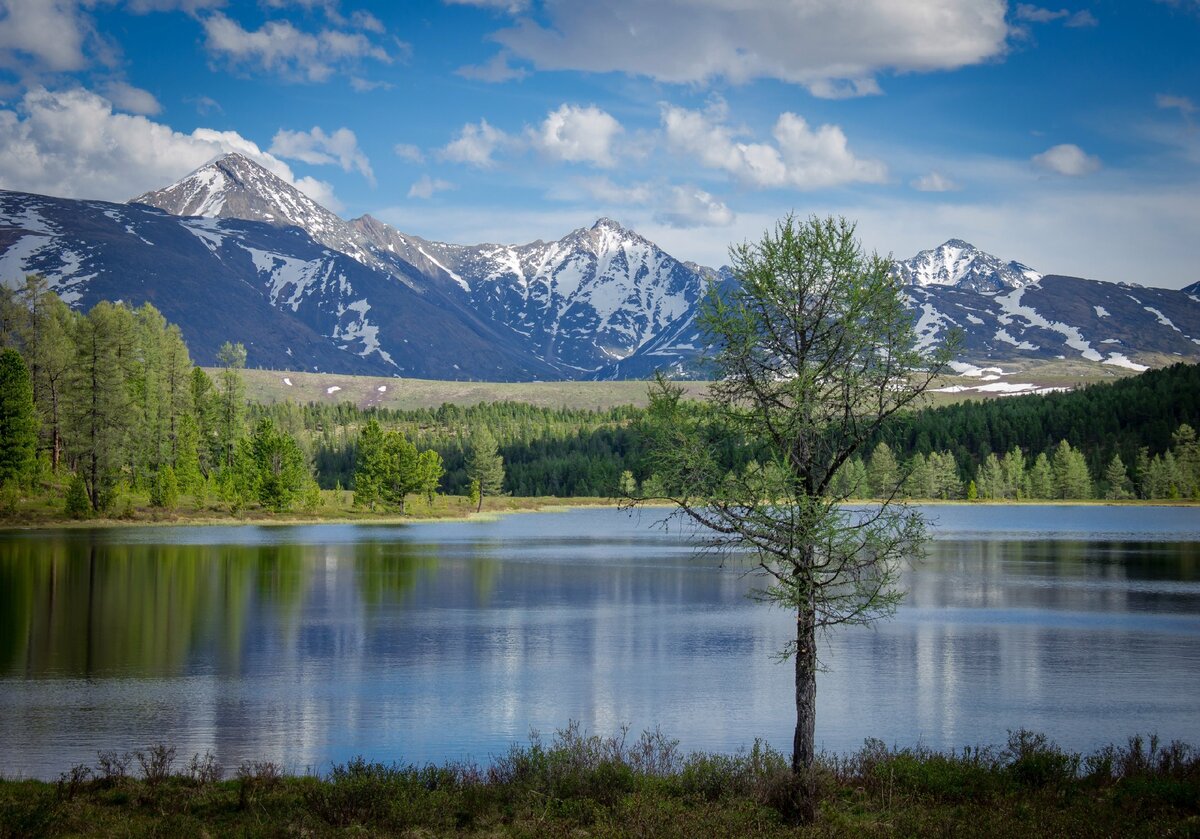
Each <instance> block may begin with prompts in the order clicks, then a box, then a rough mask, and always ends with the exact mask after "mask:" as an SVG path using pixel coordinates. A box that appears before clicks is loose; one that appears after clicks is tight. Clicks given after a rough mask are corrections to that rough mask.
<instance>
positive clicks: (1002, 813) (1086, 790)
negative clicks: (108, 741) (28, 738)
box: [0, 726, 1200, 837]
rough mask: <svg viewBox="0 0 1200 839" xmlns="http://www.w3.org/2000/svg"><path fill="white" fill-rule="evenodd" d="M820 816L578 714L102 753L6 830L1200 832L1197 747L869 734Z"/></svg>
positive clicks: (748, 777)
mask: <svg viewBox="0 0 1200 839" xmlns="http://www.w3.org/2000/svg"><path fill="white" fill-rule="evenodd" d="M816 776H817V787H818V790H819V793H818V795H819V802H820V803H819V809H818V817H817V820H816V822H815V823H813V824H810V825H796V824H795V823H794V818H793V814H794V813H795V801H796V794H797V792H796V791H797V784H796V782H795V780H794V777H793V776H792V774H791V772H790V770H789V767H788V763H787V760H786V758H785V757H784V756H783V755H780V754H779V753H777V752H774V751H772V750H771V749H769V748H765V747H762V746H760V745H756V746H755V747H754V748H753V749H751V750H750V751H748V752H745V753H741V754H737V755H732V756H730V755H711V754H690V755H683V754H681V753H680V752H679V751H678V749H677V748H676V744H675V743H674V742H672V741H670V740H668V739H667V738H665V737H663V736H661V735H659V734H657V733H647V734H643V735H642V737H641V738H639V739H637V740H636V741H632V742H631V741H630V740H626V739H625V738H599V737H588V736H584V735H582V734H581V733H580V732H579V730H578V729H577V728H576V727H574V726H570V727H568V728H567V729H566V730H564V731H560V732H558V734H557V735H556V736H555V737H554V739H553V741H552V742H550V743H546V744H543V743H542V742H541V741H539V740H537V739H534V740H532V741H531V742H530V743H529V745H527V746H523V747H515V746H514V747H513V748H512V749H511V750H510V751H509V752H508V753H507V754H504V755H500V756H498V757H496V758H494V759H493V761H492V763H491V765H489V766H487V767H480V766H475V765H444V766H433V765H429V766H423V767H421V766H412V765H401V764H392V765H385V764H379V763H367V762H365V761H362V760H355V761H351V762H349V763H346V764H343V765H337V766H334V767H332V768H331V769H330V770H329V771H327V772H325V773H322V774H320V775H310V776H304V777H295V776H287V775H285V774H284V773H282V772H281V771H280V769H279V767H277V766H275V765H274V764H271V763H261V762H260V763H246V764H243V765H242V766H241V767H240V768H238V769H237V771H236V772H235V773H233V774H232V777H229V778H224V777H223V773H222V772H221V770H220V769H219V768H218V767H217V765H216V763H215V761H214V760H213V759H212V758H211V757H210V756H208V755H205V756H196V757H193V758H192V759H191V760H190V761H182V760H176V755H175V754H174V752H173V750H171V749H167V748H164V747H157V748H152V749H148V750H147V751H145V752H139V753H137V754H135V755H132V756H131V755H116V754H113V753H108V754H101V755H99V756H98V761H97V764H96V765H95V766H91V767H89V766H77V767H75V768H73V769H71V770H69V771H67V772H65V773H63V775H62V777H61V778H60V779H59V780H58V781H57V782H54V783H46V782H40V781H21V780H6V781H0V837H10V836H11V837H17V836H21V837H25V836H47V837H57V836H83V835H86V836H102V837H104V836H113V837H116V836H121V837H141V836H226V835H237V836H248V837H257V836H263V837H265V836H309V837H317V836H405V837H435V836H452V835H458V836H478V837H509V836H513V837H526V836H528V837H534V836H563V837H567V836H570V837H609V836H612V837H618V836H620V837H624V836H638V837H653V836H665V837H666V836H669V837H695V836H747V837H758V836H762V837H775V836H780V837H782V836H813V837H817V836H820V837H842V836H845V837H851V836H880V837H885V836H886V837H890V836H978V837H991V836H994V837H1029V836H1073V837H1075V836H1078V837H1091V836H1097V837H1100V836H1156V837H1162V836H1194V835H1197V833H1200V758H1198V757H1197V755H1196V753H1195V752H1194V751H1193V750H1192V749H1190V748H1189V747H1187V746H1185V745H1182V744H1178V743H1172V744H1170V745H1162V744H1159V743H1157V742H1155V741H1154V740H1150V741H1149V742H1146V741H1142V740H1140V739H1134V740H1131V741H1130V743H1129V744H1128V745H1126V746H1121V747H1109V748H1106V749H1102V750H1100V751H1098V752H1095V753H1093V754H1091V755H1087V756H1082V755H1078V754H1072V753H1068V752H1064V751H1062V750H1060V749H1058V748H1057V747H1056V746H1054V745H1053V744H1052V743H1050V742H1048V741H1047V740H1046V739H1045V738H1044V737H1042V736H1040V735H1034V734H1030V733H1029V732H1018V733H1016V734H1013V735H1012V736H1011V737H1010V739H1009V742H1008V744H1007V745H1006V746H1004V747H1002V748H1000V747H998V748H986V749H969V750H965V751H963V752H957V753H950V754H946V753H937V752H930V751H924V750H911V749H904V750H895V749H888V748H886V747H884V745H883V744H882V743H879V742H877V741H868V743H867V745H866V746H865V747H864V748H863V749H862V750H861V751H859V752H858V753H856V754H853V755H849V756H842V757H830V756H823V757H822V758H821V760H820V761H819V766H818V768H817V770H816Z"/></svg>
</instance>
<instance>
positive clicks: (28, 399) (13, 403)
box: [0, 347, 38, 486]
mask: <svg viewBox="0 0 1200 839" xmlns="http://www.w3.org/2000/svg"><path fill="white" fill-rule="evenodd" d="M37 431H38V419H37V412H36V409H35V408H34V404H33V383H32V381H31V380H30V377H29V368H28V367H26V366H25V360H24V359H23V358H21V354H20V353H19V352H17V351H16V350H15V349H12V348H11V347H9V348H6V349H4V350H2V351H0V484H7V483H10V482H11V483H13V484H14V485H20V486H28V485H30V484H31V483H32V481H33V476H34V474H35V472H36V471H37Z"/></svg>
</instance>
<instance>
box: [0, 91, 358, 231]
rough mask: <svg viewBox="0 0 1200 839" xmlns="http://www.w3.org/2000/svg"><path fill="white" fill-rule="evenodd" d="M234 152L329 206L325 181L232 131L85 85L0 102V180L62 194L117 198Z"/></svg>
mask: <svg viewBox="0 0 1200 839" xmlns="http://www.w3.org/2000/svg"><path fill="white" fill-rule="evenodd" d="M231 151H236V152H240V153H242V154H245V155H247V156H248V157H251V158H253V159H255V160H256V161H258V162H259V163H261V164H262V165H263V166H265V167H266V168H267V169H269V170H270V171H271V172H274V173H275V174H276V175H278V176H279V177H281V178H283V179H284V180H285V181H287V182H289V183H291V184H294V185H295V186H296V187H297V188H299V189H301V190H302V191H304V192H305V193H306V194H307V195H309V196H310V197H311V198H313V199H314V200H316V201H319V202H320V203H322V204H324V205H325V206H327V207H329V208H330V209H333V210H335V211H336V210H337V209H338V208H339V204H338V202H337V200H336V198H335V197H334V195H333V191H332V188H331V187H330V186H329V184H327V183H325V182H323V181H318V180H315V179H313V178H297V177H296V176H295V175H294V173H293V172H292V170H291V168H290V167H289V166H288V165H287V164H286V163H284V162H283V161H282V160H280V159H279V158H277V157H275V156H274V155H272V154H269V153H267V152H264V151H262V149H260V148H259V147H258V146H257V145H256V144H255V143H253V142H251V141H250V140H247V139H246V138H245V137H242V136H241V135H240V134H238V133H236V132H233V131H214V130H211V129H207V128H198V129H196V130H195V131H193V132H192V133H191V134H183V133H180V132H178V131H174V130H172V129H171V128H170V127H169V126H167V125H163V124H162V123H158V122H154V121H153V120H150V119H147V118H146V117H144V116H131V115H129V114H121V113H115V112H114V111H113V107H112V103H111V102H109V101H108V100H107V99H104V98H103V97H101V96H99V95H97V94H95V93H93V92H91V91H87V90H82V89H76V90H67V91H48V90H45V89H44V88H37V89H34V90H31V91H29V92H28V93H26V94H25V96H24V97H23V98H22V100H21V102H20V104H19V105H18V106H17V107H16V108H15V109H0V187H3V188H4V189H15V190H22V191H26V192H37V193H42V194H46V195H57V196H62V197H66V198H99V199H103V200H106V201H124V200H126V199H128V198H129V197H130V196H133V195H138V194H140V193H142V192H146V191H147V190H151V189H157V188H159V187H161V186H164V185H166V184H168V183H170V182H172V181H175V180H178V179H179V178H181V177H183V176H184V175H186V174H187V173H188V172H190V171H191V170H193V169H196V168H198V167H200V166H203V165H204V164H205V163H207V162H208V161H209V160H211V159H213V158H214V157H217V156H219V155H221V154H225V153H227V152H231Z"/></svg>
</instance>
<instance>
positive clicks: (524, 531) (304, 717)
mask: <svg viewBox="0 0 1200 839" xmlns="http://www.w3.org/2000/svg"><path fill="white" fill-rule="evenodd" d="M927 512H928V513H929V515H930V516H931V517H932V518H933V519H935V521H936V526H935V530H934V534H935V537H936V538H935V541H934V542H933V543H932V544H931V546H930V550H929V556H928V557H927V558H926V559H925V561H923V562H922V563H920V564H918V565H917V566H916V567H914V568H912V569H911V570H909V571H907V572H906V574H905V578H904V583H905V586H906V588H907V589H908V592H909V595H908V597H907V599H906V600H905V603H904V605H903V606H902V607H901V608H900V610H899V612H898V613H897V615H896V618H895V619H894V620H892V621H888V622H884V623H879V624H876V625H875V626H873V627H870V628H860V629H853V630H847V631H843V632H839V633H837V634H834V635H832V636H830V637H828V638H827V639H825V640H824V641H823V642H822V644H821V657H822V659H823V661H824V662H825V664H826V666H827V668H828V669H827V670H826V672H824V673H822V674H821V676H820V678H819V685H818V697H819V704H818V716H817V739H818V745H819V746H820V747H823V748H826V749H830V750H834V751H846V750H851V749H854V748H857V747H858V746H860V745H861V744H862V742H863V740H864V738H866V737H878V738H881V739H883V740H885V741H886V742H888V743H892V744H898V745H913V744H917V743H920V744H924V745H927V746H931V747H935V748H952V747H962V746H964V745H975V744H986V743H1001V742H1003V741H1004V739H1005V737H1006V732H1007V731H1008V730H1009V729H1016V728H1019V727H1025V728H1032V729H1037V730H1042V731H1046V732H1048V733H1050V734H1051V735H1052V736H1053V737H1054V738H1056V739H1057V740H1058V741H1059V742H1060V743H1061V744H1062V745H1064V746H1066V747H1068V748H1072V749H1080V750H1087V749H1091V748H1094V747H1096V746H1099V745H1102V744H1104V743H1108V742H1111V741H1121V740H1123V739H1124V738H1125V737H1126V736H1128V735H1130V734H1133V733H1139V732H1140V733H1147V732H1157V733H1158V734H1159V735H1160V736H1162V737H1164V738H1167V739H1170V738H1175V737H1178V738H1181V739H1186V740H1189V741H1191V742H1193V743H1200V643H1198V642H1200V511H1198V510H1195V509H1188V508H1150V507H1076V506H1071V507H1032V506H1021V507H1015V506H1013V507H1002V506H997V507H987V506H943V507H934V508H930V509H929V510H928V511H927ZM660 515H661V513H658V512H655V511H647V512H643V513H641V514H640V515H639V514H633V515H630V514H628V513H625V512H621V511H617V510H610V509H583V510H574V511H570V512H561V513H540V514H522V515H513V516H506V517H504V518H501V519H499V520H496V521H491V522H469V523H467V522H455V523H430V524H418V525H410V526H404V527H382V526H362V525H342V524H335V525H317V526H300V527H254V526H247V527H178V528H130V529H115V530H98V531H86V530H83V531H81V530H71V531H40V532H29V533H25V532H23V533H15V532H8V533H0V708H2V709H3V713H2V714H0V772H4V773H5V774H8V775H14V774H16V775H33V776H38V777H53V776H56V775H57V773H58V772H60V771H62V770H63V769H65V768H67V767H68V766H70V765H72V764H73V763H77V762H94V758H95V753H96V751H97V750H99V749H111V748H116V749H130V748H137V747H144V746H146V745H148V744H150V743H155V742H168V743H173V744H175V745H177V746H178V747H179V750H180V752H181V753H184V754H191V753H192V752H203V751H204V750H206V749H207V750H211V751H212V752H213V753H214V754H216V755H217V756H218V758H219V759H220V760H221V762H222V763H224V764H225V765H227V766H236V765H237V764H238V763H239V762H240V761H242V760H245V759H271V760H276V761H279V762H281V763H283V764H285V765H286V766H288V767H290V768H292V769H295V770H300V771H302V770H304V769H305V768H308V767H312V768H321V767H327V766H328V764H329V762H330V761H334V760H344V759H346V758H348V757H351V756H353V755H357V754H363V755H366V756H368V757H369V758H372V759H379V760H389V761H390V760H404V761H427V760H432V761H438V762H440V761H444V760H459V759H473V760H477V761H480V762H486V761H487V760H488V759H489V758H490V757H491V756H492V755H495V754H498V753H500V752H502V751H504V750H505V749H506V748H507V746H508V745H509V744H510V743H512V742H514V741H523V740H525V739H526V737H527V735H528V733H529V731H530V730H531V729H536V730H539V731H541V732H543V733H544V734H549V733H551V732H553V730H554V729H556V728H559V727H562V726H563V725H565V724H566V723H567V721H568V720H578V721H580V722H581V724H582V725H583V726H584V727H585V728H587V729H588V730H589V731H593V732H598V733H604V734H608V733H613V732H616V731H617V730H619V728H620V727H621V726H622V725H623V724H629V725H631V726H632V727H633V730H634V731H635V732H636V731H639V730H641V729H643V728H647V727H653V726H655V725H658V726H661V728H662V729H663V730H664V731H665V732H666V733H668V734H670V735H671V736H673V737H677V738H679V739H680V740H681V741H682V745H683V747H684V748H686V749H706V750H717V751H727V752H729V751H734V750H736V749H738V748H739V747H742V746H746V745H748V744H750V743H752V742H753V740H754V739H755V738H756V737H764V738H766V739H767V740H768V741H769V742H771V743H772V744H774V745H776V746H777V747H779V748H781V749H784V750H786V749H787V748H788V747H789V745H790V741H791V730H792V724H793V720H794V711H793V706H792V696H793V694H792V672H791V669H790V666H789V665H786V664H779V663H776V661H775V660H774V654H775V653H776V652H777V651H778V650H780V649H781V648H782V647H783V645H784V644H785V643H786V641H787V640H788V636H789V633H790V632H791V631H792V628H793V625H794V624H793V622H792V620H791V619H790V618H789V616H788V615H787V614H785V613H783V612H781V611H778V610H775V609H772V608H771V607H768V606H765V605H763V604H761V603H756V602H754V601H753V600H751V599H749V598H747V596H746V593H747V592H748V591H749V590H750V589H751V588H753V587H754V586H755V585H756V584H758V583H759V582H760V581H758V580H756V579H755V578H753V577H748V576H747V575H746V573H745V571H744V569H743V568H741V567H739V566H738V565H737V564H736V563H729V564H727V565H726V566H725V567H718V566H717V565H716V564H714V563H713V562H711V561H708V560H705V559H697V558H695V557H694V553H693V548H692V546H691V543H690V542H689V541H688V539H687V538H686V537H685V536H684V535H683V534H682V533H680V531H679V530H678V529H677V528H671V529H663V528H661V527H655V526H654V522H655V521H656V519H657V518H658V517H659V516H660Z"/></svg>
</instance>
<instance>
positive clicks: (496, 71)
mask: <svg viewBox="0 0 1200 839" xmlns="http://www.w3.org/2000/svg"><path fill="white" fill-rule="evenodd" d="M509 58H510V56H509V55H508V53H506V52H504V51H501V52H498V53H496V54H495V55H493V56H492V57H491V58H490V59H488V61H487V62H486V63H484V64H468V65H466V66H465V67H459V68H458V69H457V70H455V71H454V72H455V73H457V74H458V75H460V76H462V77H463V78H464V79H474V80H475V81H480V82H492V83H496V84H498V83H500V82H511V81H516V80H518V79H523V78H525V77H526V76H528V75H529V71H528V70H526V69H525V68H524V67H513V66H512V65H510V64H509V63H508V61H509Z"/></svg>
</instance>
